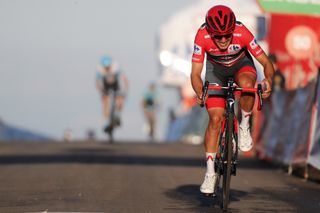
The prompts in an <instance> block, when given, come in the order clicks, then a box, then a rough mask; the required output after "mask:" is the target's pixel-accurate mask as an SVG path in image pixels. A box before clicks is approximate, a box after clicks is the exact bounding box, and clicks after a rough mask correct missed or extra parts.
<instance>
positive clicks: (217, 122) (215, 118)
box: [208, 115, 222, 131]
mask: <svg viewBox="0 0 320 213" xmlns="http://www.w3.org/2000/svg"><path fill="white" fill-rule="evenodd" d="M221 122H222V116H219V115H212V116H210V117H209V125H208V128H209V130H212V131H217V130H220V126H221Z"/></svg>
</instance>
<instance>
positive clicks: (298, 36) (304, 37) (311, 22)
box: [268, 14, 320, 89]
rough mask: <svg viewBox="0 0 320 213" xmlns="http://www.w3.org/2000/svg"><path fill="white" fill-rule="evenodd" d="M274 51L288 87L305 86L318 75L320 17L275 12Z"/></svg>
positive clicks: (271, 38)
mask: <svg viewBox="0 0 320 213" xmlns="http://www.w3.org/2000/svg"><path fill="white" fill-rule="evenodd" d="M270 20H271V22H270V28H269V30H270V32H269V38H268V41H269V48H270V53H275V54H276V56H277V59H278V66H279V69H280V70H281V71H282V72H283V74H284V75H285V77H286V88H287V89H296V88H298V87H304V86H305V85H307V84H308V82H310V81H311V80H312V79H315V78H316V77H317V65H316V64H317V63H319V62H320V43H319V40H320V39H319V38H320V24H319V23H320V17H315V16H303V15H283V14H272V15H271V19H270Z"/></svg>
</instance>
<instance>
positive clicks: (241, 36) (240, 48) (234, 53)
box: [192, 21, 263, 67]
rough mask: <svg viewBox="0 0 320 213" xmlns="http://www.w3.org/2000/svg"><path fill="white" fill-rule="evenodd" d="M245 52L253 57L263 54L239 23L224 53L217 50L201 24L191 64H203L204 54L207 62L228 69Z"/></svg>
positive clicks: (247, 31)
mask: <svg viewBox="0 0 320 213" xmlns="http://www.w3.org/2000/svg"><path fill="white" fill-rule="evenodd" d="M246 51H249V52H250V53H251V54H252V55H253V56H254V57H258V56H259V55H261V54H262V53H263V50H262V49H261V47H260V45H259V44H258V43H257V42H256V40H255V38H254V36H253V35H252V33H251V32H250V31H249V30H248V29H247V28H246V27H245V26H244V25H243V24H242V23H241V22H238V21H237V22H236V26H235V30H234V32H233V36H232V41H231V43H230V45H229V46H228V48H227V49H226V50H225V51H221V50H219V48H218V46H217V45H216V44H215V42H214V41H213V38H211V36H210V34H209V33H208V31H207V29H206V27H205V24H203V25H202V26H201V27H200V29H199V30H198V32H197V34H196V37H195V41H194V50H193V55H192V62H197V63H203V61H204V57H205V53H206V54H207V60H209V61H210V62H211V63H216V64H221V65H224V66H226V67H230V66H232V65H233V64H235V63H237V62H238V61H239V60H240V59H242V58H243V57H244V56H245V54H246V53H245V52H246Z"/></svg>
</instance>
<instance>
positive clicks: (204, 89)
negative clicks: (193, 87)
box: [200, 81, 209, 108]
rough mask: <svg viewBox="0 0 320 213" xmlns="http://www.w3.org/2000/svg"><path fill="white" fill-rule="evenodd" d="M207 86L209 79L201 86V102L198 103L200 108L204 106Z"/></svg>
mask: <svg viewBox="0 0 320 213" xmlns="http://www.w3.org/2000/svg"><path fill="white" fill-rule="evenodd" d="M208 88H209V81H206V82H205V83H204V85H203V87H202V97H201V104H200V107H201V108H202V107H204V99H205V98H206V96H207V93H208Z"/></svg>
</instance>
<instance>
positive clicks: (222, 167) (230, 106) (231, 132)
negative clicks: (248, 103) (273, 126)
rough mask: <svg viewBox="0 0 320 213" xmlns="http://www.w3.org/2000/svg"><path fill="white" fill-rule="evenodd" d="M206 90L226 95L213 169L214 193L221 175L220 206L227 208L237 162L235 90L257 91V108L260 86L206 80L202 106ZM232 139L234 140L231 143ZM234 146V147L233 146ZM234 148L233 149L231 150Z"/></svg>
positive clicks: (231, 80)
mask: <svg viewBox="0 0 320 213" xmlns="http://www.w3.org/2000/svg"><path fill="white" fill-rule="evenodd" d="M208 90H225V91H226V92H227V95H226V110H225V119H224V120H223V122H222V125H221V132H220V136H219V145H218V152H217V155H216V159H215V170H216V172H217V174H218V178H217V182H216V184H215V187H216V188H215V190H214V193H215V194H216V192H217V186H218V185H219V183H220V178H221V176H222V177H223V182H222V208H223V210H227V207H228V204H229V197H230V182H231V174H232V175H236V165H237V163H238V132H237V131H238V126H237V124H238V123H237V120H236V118H235V111H234V104H235V95H234V93H235V92H236V91H241V92H242V93H243V92H245V93H257V94H258V97H259V104H258V110H261V107H262V93H263V91H262V86H261V84H258V88H241V87H238V86H237V85H236V84H235V83H234V80H233V78H230V79H229V80H228V84H227V86H226V87H223V86H217V85H212V84H211V85H210V83H209V82H208V81H206V82H205V84H204V87H203V94H202V104H201V106H202V107H203V106H204V99H205V97H206V96H207V93H208ZM233 141H235V142H234V143H233ZM233 146H235V147H233ZM233 150H234V151H233Z"/></svg>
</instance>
